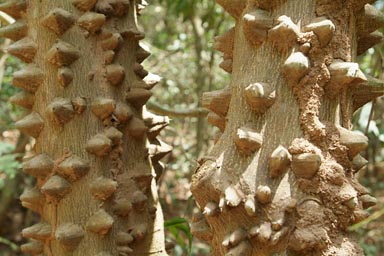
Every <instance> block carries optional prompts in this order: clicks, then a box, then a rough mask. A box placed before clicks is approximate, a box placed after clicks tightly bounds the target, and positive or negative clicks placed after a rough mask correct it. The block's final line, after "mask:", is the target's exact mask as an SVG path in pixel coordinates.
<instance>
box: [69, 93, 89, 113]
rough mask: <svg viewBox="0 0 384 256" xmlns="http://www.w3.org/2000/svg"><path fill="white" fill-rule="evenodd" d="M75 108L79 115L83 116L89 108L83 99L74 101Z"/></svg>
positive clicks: (79, 98) (78, 98)
mask: <svg viewBox="0 0 384 256" xmlns="http://www.w3.org/2000/svg"><path fill="white" fill-rule="evenodd" d="M72 105H73V108H74V109H75V111H76V113H77V114H81V113H83V112H84V110H85V109H86V108H87V102H86V101H85V99H84V98H82V97H76V98H74V99H73V100H72Z"/></svg>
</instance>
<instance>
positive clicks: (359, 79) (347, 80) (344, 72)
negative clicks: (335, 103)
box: [326, 61, 367, 97]
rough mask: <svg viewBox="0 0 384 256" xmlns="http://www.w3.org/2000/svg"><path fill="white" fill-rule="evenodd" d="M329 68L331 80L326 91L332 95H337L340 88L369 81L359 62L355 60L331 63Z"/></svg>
mask: <svg viewBox="0 0 384 256" xmlns="http://www.w3.org/2000/svg"><path fill="white" fill-rule="evenodd" d="M328 69H329V72H330V74H331V80H330V82H329V83H328V84H327V86H326V91H327V94H328V95H329V96H330V97H335V96H336V95H338V93H339V91H340V90H342V89H345V88H346V87H349V86H351V85H357V84H359V83H363V82H365V81H367V78H366V76H365V75H364V73H363V72H362V71H361V70H360V68H359V64H357V63H354V62H343V61H336V62H333V63H332V64H331V65H329V67H328Z"/></svg>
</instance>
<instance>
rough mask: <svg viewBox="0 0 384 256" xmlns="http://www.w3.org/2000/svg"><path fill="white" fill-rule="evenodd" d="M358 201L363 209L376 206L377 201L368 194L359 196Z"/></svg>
mask: <svg viewBox="0 0 384 256" xmlns="http://www.w3.org/2000/svg"><path fill="white" fill-rule="evenodd" d="M359 199H360V201H361V202H362V204H363V208H364V209H368V208H370V207H372V206H375V205H376V204H377V199H376V198H374V197H373V196H371V195H368V194H366V195H362V196H360V197H359Z"/></svg>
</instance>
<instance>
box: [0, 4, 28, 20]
mask: <svg viewBox="0 0 384 256" xmlns="http://www.w3.org/2000/svg"><path fill="white" fill-rule="evenodd" d="M26 9H27V3H26V1H25V0H11V1H7V2H5V3H1V4H0V11H2V12H5V13H6V14H8V15H10V16H12V17H13V18H15V19H19V18H21V17H22V16H23V15H24V14H25V12H26Z"/></svg>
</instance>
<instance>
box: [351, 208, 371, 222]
mask: <svg viewBox="0 0 384 256" xmlns="http://www.w3.org/2000/svg"><path fill="white" fill-rule="evenodd" d="M369 215H370V214H369V213H368V212H366V211H364V210H356V211H354V212H353V220H352V223H353V224H356V223H359V222H361V221H362V220H365V219H366V218H368V217H369Z"/></svg>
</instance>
